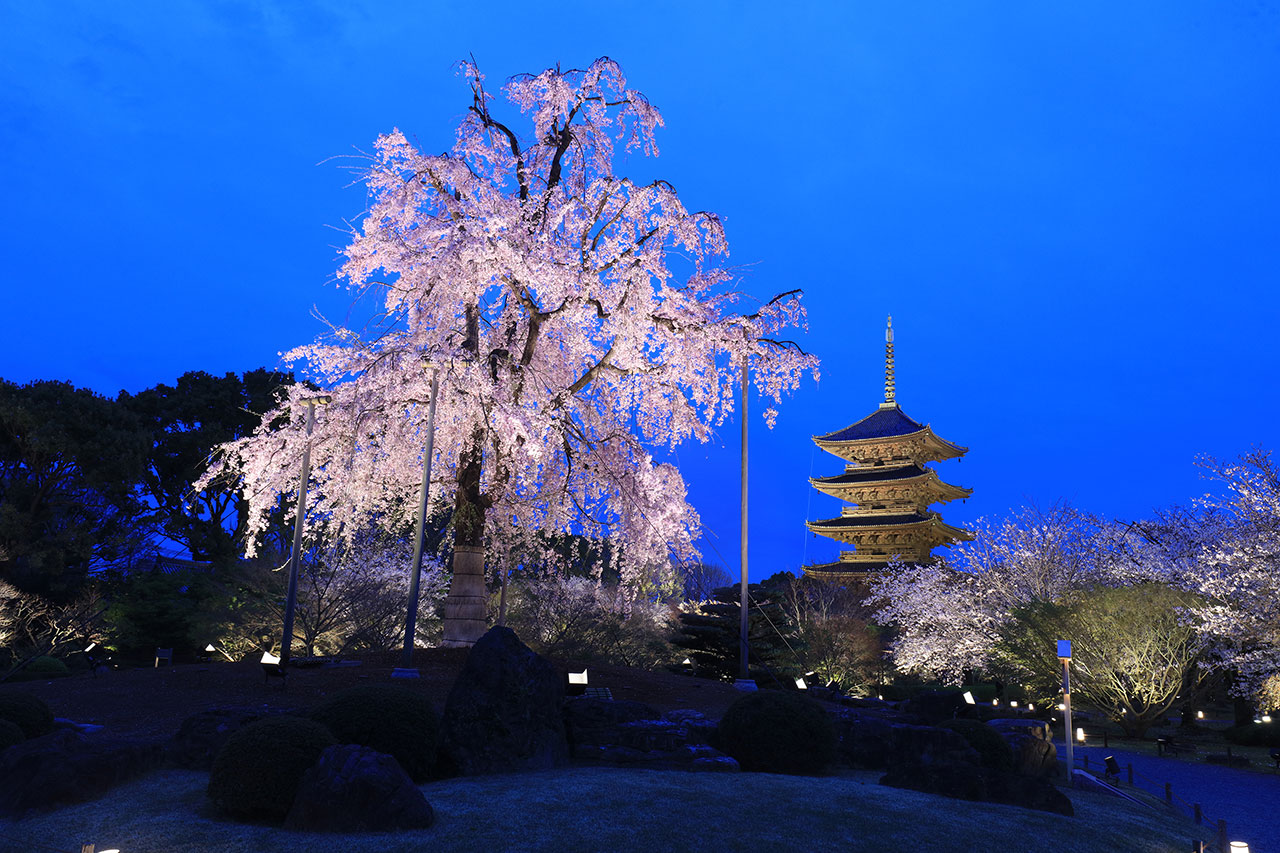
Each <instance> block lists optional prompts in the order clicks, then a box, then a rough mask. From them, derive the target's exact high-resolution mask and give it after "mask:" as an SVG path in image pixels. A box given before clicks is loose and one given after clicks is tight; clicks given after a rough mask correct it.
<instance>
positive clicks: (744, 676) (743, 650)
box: [734, 355, 756, 690]
mask: <svg viewBox="0 0 1280 853" xmlns="http://www.w3.org/2000/svg"><path fill="white" fill-rule="evenodd" d="M747 603H748V596H747V357H746V356H745V355H744V356H743V357H742V586H741V594H740V604H739V608H738V609H739V613H740V616H741V618H740V622H739V626H738V648H739V653H738V680H737V681H736V682H734V686H735V687H737V688H738V689H739V690H755V689H756V683H755V682H754V681H752V680H751V668H750V665H749V662H748V659H747V651H748V645H747V633H748V632H747V625H748V622H747Z"/></svg>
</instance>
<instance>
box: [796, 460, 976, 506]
mask: <svg viewBox="0 0 1280 853" xmlns="http://www.w3.org/2000/svg"><path fill="white" fill-rule="evenodd" d="M809 484H810V485H811V486H813V487H814V488H815V489H817V490H818V491H820V492H823V493H824V494H828V495H831V496H832V497H835V498H839V499H841V500H843V501H847V502H849V503H856V504H868V503H880V502H882V501H885V500H903V499H910V498H911V497H915V498H916V499H917V500H918V501H919V502H920V503H921V504H923V505H925V506H927V505H929V504H932V503H939V502H942V503H945V502H947V501H953V500H956V499H957V498H967V497H969V495H971V494H973V489H966V488H963V487H961V486H953V485H951V484H950V483H944V482H943V481H942V480H941V479H939V477H938V475H937V474H936V473H934V472H933V471H931V470H930V469H928V468H925V467H923V466H921V465H914V464H913V465H899V466H896V467H893V468H890V467H887V466H882V465H877V466H874V467H873V466H865V467H861V468H852V469H850V470H848V471H846V472H845V473H843V474H839V475H836V476H834V477H818V478H816V479H815V478H810V480H809Z"/></svg>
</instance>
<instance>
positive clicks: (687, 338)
mask: <svg viewBox="0 0 1280 853" xmlns="http://www.w3.org/2000/svg"><path fill="white" fill-rule="evenodd" d="M461 72H462V76H463V77H464V78H465V79H466V80H467V81H468V83H469V85H470V89H471V103H470V106H469V108H468V109H467V111H466V114H465V116H464V117H463V119H462V121H461V123H460V124H459V126H458V129H457V135H456V141H455V143H454V146H453V149H452V150H451V151H449V152H446V153H443V154H423V153H421V152H420V151H418V150H417V149H416V148H415V147H414V146H413V145H412V144H410V142H409V141H408V139H407V138H406V137H405V136H404V134H402V133H401V132H400V131H398V130H395V131H392V132H391V133H389V134H387V135H385V136H383V137H381V138H379V139H378V141H377V144H376V148H375V153H374V154H373V156H372V157H371V162H370V164H369V167H368V170H367V172H366V174H365V180H366V183H367V186H368V190H369V194H370V207H369V211H368V215H367V217H366V218H365V220H364V222H363V225H362V227H361V228H359V229H358V230H356V231H354V232H353V234H352V240H351V243H350V245H348V246H347V248H346V249H345V252H344V254H345V258H346V260H345V263H344V264H343V266H342V269H341V275H342V277H343V278H345V279H346V281H347V282H348V283H349V284H350V286H351V287H352V288H353V289H354V290H355V291H356V292H358V293H361V294H363V293H366V292H374V293H376V294H377V295H378V296H380V298H381V300H382V303H381V306H380V308H381V312H382V318H383V320H382V321H381V322H380V324H378V326H377V328H376V329H372V330H370V329H366V330H365V331H364V332H363V333H357V332H356V331H354V330H351V329H348V328H334V329H333V333H332V335H331V336H329V337H327V338H326V339H323V340H321V341H319V342H317V343H315V344H313V345H310V346H305V347H301V348H299V349H296V350H294V351H292V352H291V353H289V354H288V355H287V356H286V358H287V360H288V361H290V362H305V364H306V366H307V367H308V368H309V372H310V375H311V377H312V378H313V379H314V380H315V381H316V382H318V383H319V384H320V385H322V386H323V387H324V388H325V390H326V393H329V394H330V395H331V397H332V402H331V403H330V404H329V405H328V406H326V407H324V408H323V409H321V410H320V411H319V412H318V419H317V423H316V426H315V431H314V435H313V436H312V438H311V439H310V441H311V444H312V451H311V452H312V457H311V458H312V464H313V475H312V479H311V482H310V483H309V495H310V497H309V504H310V506H311V507H313V508H314V510H313V511H314V513H315V515H316V517H318V518H322V519H324V521H325V523H326V524H328V525H330V526H331V529H336V528H338V527H339V526H341V529H344V530H353V529H358V528H359V527H360V525H361V524H362V523H363V522H364V521H366V520H373V521H375V522H378V523H381V524H383V525H385V526H389V527H390V526H395V525H400V524H403V523H404V522H405V521H406V515H409V514H411V513H412V508H413V506H414V504H415V498H416V495H417V490H418V483H419V480H420V477H421V473H420V472H421V469H422V462H423V460H422V449H423V443H424V435H425V431H426V426H427V424H426V413H427V405H426V404H427V402H428V398H429V387H430V384H431V378H432V374H433V372H438V376H439V380H440V386H439V387H440V391H439V395H438V400H437V405H438V411H437V422H436V433H435V443H434V454H433V455H434V457H435V460H434V464H433V468H432V471H433V474H432V482H431V489H432V499H433V501H434V503H435V505H436V506H437V507H440V506H441V505H443V506H446V507H449V506H451V508H452V519H453V520H452V524H453V543H454V558H453V584H454V590H453V592H451V596H450V602H451V603H452V604H453V609H452V612H451V610H450V605H448V604H447V605H446V625H445V641H446V643H459V644H467V643H470V642H472V641H474V639H475V638H476V637H477V636H478V633H479V631H481V630H483V620H480V624H476V622H477V620H476V619H475V618H474V616H473V617H470V618H468V617H465V616H464V615H460V614H462V610H463V609H464V607H465V602H461V600H460V599H459V598H458V596H457V595H456V593H457V592H458V589H459V583H460V581H462V580H463V579H464V578H470V579H472V580H474V579H475V578H477V577H479V578H481V579H482V578H483V556H484V555H483V548H484V546H485V544H486V542H489V543H493V542H499V541H504V540H507V539H511V538H520V539H522V541H525V542H533V541H536V537H534V536H531V535H530V531H534V530H545V531H570V530H572V531H574V532H577V533H581V534H584V535H587V536H591V537H596V538H606V537H611V538H613V539H614V540H616V541H619V542H621V543H622V545H623V549H622V554H623V558H622V572H623V576H624V580H625V579H626V578H627V577H628V575H629V574H630V575H632V576H634V575H635V574H636V573H639V572H642V571H644V570H645V569H646V567H649V566H652V565H655V564H665V563H666V562H667V561H668V558H669V555H671V554H674V555H675V556H676V557H677V558H680V559H687V558H692V557H694V556H695V551H694V547H693V542H694V539H695V538H696V537H697V536H698V532H699V522H698V516H697V514H696V513H695V511H694V510H693V508H692V507H691V506H690V505H689V504H688V502H687V501H686V498H685V494H686V493H685V485H684V482H683V480H682V478H681V476H680V473H679V471H678V470H676V469H675V468H674V467H673V466H671V465H668V464H660V463H658V462H656V461H655V460H654V459H653V457H652V455H651V453H650V448H673V447H675V446H676V445H678V444H680V443H681V442H684V441H686V440H688V439H691V438H693V439H698V440H700V441H706V440H707V439H708V438H709V437H710V436H711V433H712V430H713V429H714V428H715V427H716V426H717V425H719V424H721V423H722V422H723V421H724V419H725V417H726V416H727V415H728V414H729V413H730V412H731V411H732V410H733V406H734V395H735V391H736V388H737V377H738V371H739V370H740V369H741V367H742V365H743V363H744V362H749V364H750V367H751V375H752V376H753V378H754V382H755V386H756V389H757V390H758V391H759V392H760V393H762V394H764V395H765V396H767V397H769V398H770V399H771V400H773V401H775V402H778V401H780V400H781V397H782V395H783V394H784V393H786V392H788V391H790V390H792V389H794V388H795V387H796V386H797V384H798V382H799V380H800V378H801V376H802V375H803V374H804V373H805V372H806V371H810V370H816V360H815V359H814V358H813V357H812V356H810V355H808V354H806V353H804V352H803V351H802V350H801V349H800V348H799V347H797V346H796V345H795V344H792V343H789V342H787V341H783V340H780V338H779V335H778V333H779V332H780V331H781V330H783V329H785V328H787V327H790V326H796V325H800V324H802V322H803V316H804V315H803V309H802V308H801V307H800V304H799V298H798V291H792V292H789V293H785V294H782V295H780V296H778V297H775V298H774V299H772V300H770V301H769V302H767V303H765V304H763V305H757V306H752V307H753V308H754V310H743V308H742V307H741V299H740V295H739V294H737V293H735V292H734V291H733V289H732V287H731V281H730V279H731V277H730V274H729V272H728V271H727V270H726V269H725V268H724V267H723V266H721V265H719V260H720V259H721V258H722V257H723V256H725V255H726V253H727V244H726V240H725V234H724V229H723V226H722V224H721V221H720V220H719V219H718V218H717V217H716V216H715V215H714V214H712V213H708V212H704V211H690V210H687V209H686V208H685V206H684V204H683V203H682V202H681V200H680V198H679V196H678V195H677V194H676V191H675V189H674V188H673V187H672V186H671V185H670V184H668V183H667V182H665V181H662V180H653V181H649V182H645V183H641V182H633V181H632V180H630V179H628V178H626V177H623V176H620V175H617V174H615V172H614V162H615V159H616V157H615V154H616V152H615V146H617V145H620V146H621V147H622V149H623V151H633V150H634V151H639V152H641V153H643V154H645V155H656V154H657V146H656V145H655V142H654V131H655V130H656V128H657V127H658V126H660V125H661V124H662V117H661V115H660V114H659V112H658V110H657V109H656V108H655V107H654V106H653V105H652V104H650V103H649V101H648V100H647V99H646V98H645V97H644V95H642V94H641V93H640V92H638V91H636V90H634V89H630V88H628V87H627V85H626V82H625V80H624V78H623V74H622V70H621V69H620V68H619V67H618V65H617V64H616V63H615V62H613V61H612V60H610V59H607V58H602V59H599V60H597V61H595V62H594V63H592V64H591V65H590V66H589V67H588V68H586V69H585V70H569V71H561V70H560V69H558V68H555V69H548V70H546V71H544V72H542V73H541V74H537V75H520V76H517V77H514V78H512V79H511V80H510V81H509V82H508V83H507V85H506V86H505V87H504V90H503V91H504V93H505V95H506V98H507V100H508V101H509V102H510V103H511V104H512V105H513V106H514V107H516V108H518V110H519V111H520V112H522V113H524V114H525V115H526V116H527V118H528V120H529V121H530V124H529V125H528V126H527V128H526V131H525V132H524V133H520V132H518V130H517V128H516V126H515V125H514V124H508V123H507V120H506V119H503V118H500V117H499V115H498V114H497V113H496V112H495V103H494V98H493V96H492V95H491V94H490V93H489V92H488V91H487V90H486V88H485V84H484V77H483V75H482V74H481V73H480V72H479V70H478V69H477V68H476V67H475V65H474V64H472V63H468V62H464V63H462V65H461ZM307 394H308V392H307V391H306V390H305V389H304V388H303V386H301V385H299V386H296V387H295V388H293V389H292V390H291V391H290V399H288V400H286V401H285V402H284V403H283V404H282V405H281V407H280V408H278V409H277V410H276V411H274V412H272V413H270V414H269V415H268V416H267V417H265V418H264V420H263V423H264V424H265V425H269V424H271V423H272V422H273V421H276V420H277V419H278V418H285V419H286V421H287V424H288V425H287V426H285V427H283V428H280V429H272V428H270V426H263V427H262V428H261V429H259V430H258V431H257V432H256V433H255V434H254V435H252V436H250V437H247V438H245V439H242V440H239V441H236V442H232V443H230V444H227V445H224V446H223V448H222V452H221V456H220V459H221V463H220V465H221V466H224V467H226V468H230V469H232V470H234V471H235V472H237V473H238V474H239V475H240V476H241V477H242V481H241V482H242V483H243V492H244V495H245V496H246V499H247V500H248V503H249V509H250V527H251V531H250V532H251V534H252V533H253V532H255V531H256V530H257V529H260V528H261V527H262V525H263V524H265V522H266V518H267V515H268V513H269V512H270V509H271V508H272V507H273V506H274V505H275V503H276V501H277V500H278V498H279V497H280V496H281V495H287V494H289V493H290V492H291V491H292V490H293V489H295V488H296V486H297V482H296V477H297V472H298V460H299V458H300V457H301V455H302V452H303V449H304V447H305V446H306V444H307V442H308V438H307V436H306V432H305V428H304V421H305V418H304V412H305V407H304V406H303V405H301V404H300V401H301V399H302V398H303V397H305V396H306V395H307ZM774 416H775V411H774V410H773V409H769V410H768V411H767V412H766V417H767V419H768V420H769V421H770V422H772V419H773V417H774ZM218 470H220V469H219V468H218V467H215V468H214V469H213V471H212V472H211V475H210V476H214V475H216V474H217V471H218ZM252 539H253V536H252V535H250V536H249V541H252ZM469 582H470V581H469ZM474 588H475V587H474V583H472V589H474ZM481 612H483V611H481Z"/></svg>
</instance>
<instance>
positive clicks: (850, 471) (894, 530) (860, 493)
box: [805, 317, 973, 581]
mask: <svg viewBox="0 0 1280 853" xmlns="http://www.w3.org/2000/svg"><path fill="white" fill-rule="evenodd" d="M813 441H814V443H815V444H817V445H818V446H819V447H821V448H822V449H823V450H825V451H827V452H828V453H833V454H835V455H836V456H839V457H840V458H841V459H843V460H844V461H845V463H846V465H845V469H844V473H843V474H838V475H836V476H834V477H821V478H818V479H810V480H809V483H810V485H812V486H813V487H814V488H815V489H817V490H818V491H820V492H823V493H824V494H828V495H831V496H832V497H835V498H839V499H840V500H842V501H844V502H845V503H847V504H849V506H846V507H844V509H843V511H842V512H841V513H840V515H839V516H838V517H837V518H828V519H824V520H821V521H810V522H808V523H807V526H808V528H809V530H811V531H813V532H814V533H817V534H820V535H822V536H827V537H829V538H831V539H835V540H836V541H838V542H842V543H844V544H847V545H851V546H853V549H852V550H847V551H843V552H841V554H840V559H839V560H838V561H837V562H834V563H826V564H823V565H815V566H806V567H805V573H806V574H808V575H811V576H814V577H820V578H824V579H829V580H836V581H847V580H852V579H858V578H862V577H865V576H866V575H867V574H868V573H871V572H874V571H876V570H878V569H882V568H884V567H885V566H886V565H888V564H889V563H890V562H891V561H893V559H894V558H895V557H896V558H898V559H899V560H901V561H902V562H904V563H926V562H929V561H931V560H932V559H933V549H934V548H937V547H939V546H941V545H950V544H951V543H952V542H957V541H967V540H970V539H972V538H973V536H972V534H970V533H969V532H968V531H967V530H963V529H961V528H959V527H952V526H951V525H949V524H947V523H946V522H944V521H943V520H942V516H941V515H939V514H938V513H937V512H934V511H933V510H931V509H930V507H931V506H932V505H933V504H937V503H946V502H947V501H952V500H955V499H956V498H967V497H968V496H969V495H970V494H972V492H973V490H972V489H964V488H960V487H959V486H953V485H951V484H949V483H945V482H943V481H942V480H941V479H939V477H938V475H937V474H936V473H934V471H933V470H932V469H931V468H929V467H928V464H929V463H931V462H941V461H944V460H947V459H958V458H959V457H961V456H963V455H964V454H965V453H966V452H967V451H968V449H969V448H967V447H960V446H959V445H956V444H952V443H951V442H949V441H947V440H946V439H944V438H941V437H940V436H938V435H936V434H934V432H933V430H932V429H930V427H929V426H928V425H927V424H924V425H922V424H920V423H919V422H917V421H915V420H912V419H911V418H910V417H908V416H907V414H906V413H905V412H903V411H902V408H901V407H900V406H899V405H898V403H897V400H896V399H895V394H894V379H893V318H892V317H890V318H889V322H888V326H887V327H886V329H885V378H884V402H883V403H881V404H880V407H879V408H878V409H876V411H874V412H872V413H871V414H869V415H867V416H866V417H865V418H863V419H862V420H860V421H858V422H856V423H854V424H851V425H849V426H847V427H845V428H844V429H842V430H838V431H837V432H833V433H830V434H828V435H823V436H815V437H814V439H813Z"/></svg>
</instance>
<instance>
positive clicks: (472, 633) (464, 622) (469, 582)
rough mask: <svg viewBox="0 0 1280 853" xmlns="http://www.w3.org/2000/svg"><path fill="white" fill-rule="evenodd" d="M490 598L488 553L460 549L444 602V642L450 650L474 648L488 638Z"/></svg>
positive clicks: (456, 551)
mask: <svg viewBox="0 0 1280 853" xmlns="http://www.w3.org/2000/svg"><path fill="white" fill-rule="evenodd" d="M488 609H489V594H488V592H487V591H486V590H485V587H484V549H483V548H477V547H475V546H473V545H456V546H454V549H453V580H452V581H451V582H450V583H449V597H448V598H446V599H445V602H444V641H443V642H442V643H441V644H440V645H442V646H444V647H445V648H447V649H457V648H470V647H471V646H474V645H475V644H476V640H478V639H480V638H481V637H482V636H484V632H485V631H486V630H488V628H489V623H488V619H487V618H486V617H487V612H488Z"/></svg>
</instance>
